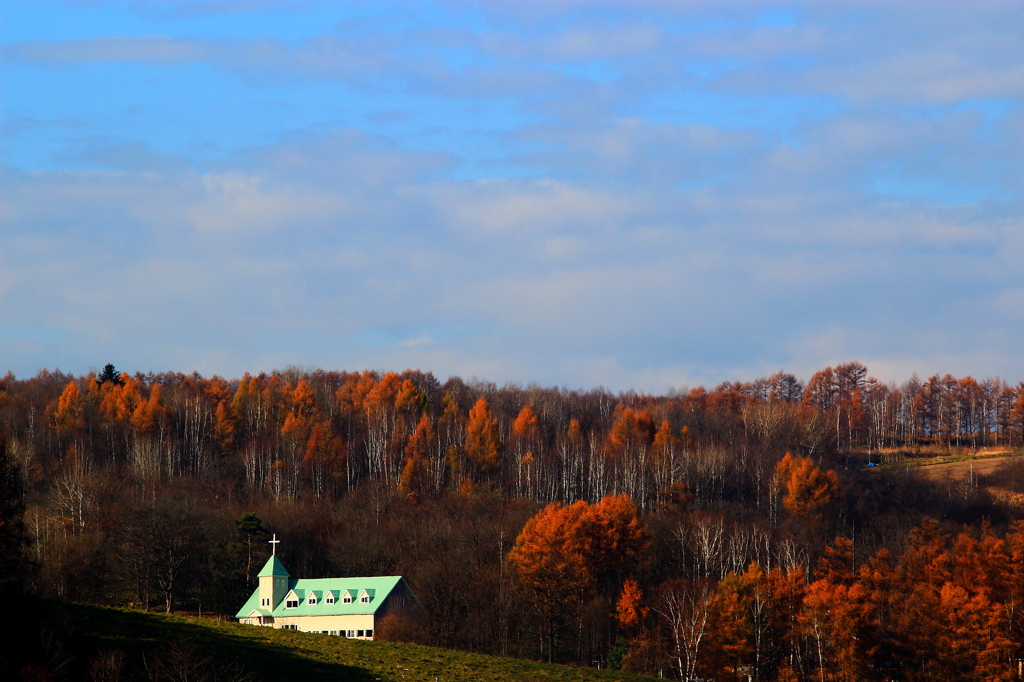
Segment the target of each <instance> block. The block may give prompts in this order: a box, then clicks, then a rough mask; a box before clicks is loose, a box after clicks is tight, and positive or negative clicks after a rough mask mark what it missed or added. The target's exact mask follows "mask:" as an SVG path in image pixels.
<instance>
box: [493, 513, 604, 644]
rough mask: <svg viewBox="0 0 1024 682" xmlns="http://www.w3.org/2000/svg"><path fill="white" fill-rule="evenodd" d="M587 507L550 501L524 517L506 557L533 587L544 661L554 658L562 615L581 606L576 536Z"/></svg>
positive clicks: (582, 569)
mask: <svg viewBox="0 0 1024 682" xmlns="http://www.w3.org/2000/svg"><path fill="white" fill-rule="evenodd" d="M587 507H588V505H587V503H586V502H583V501H579V502H576V503H575V504H571V505H569V506H563V505H562V504H560V503H558V502H552V503H551V504H549V505H547V506H546V507H544V508H543V509H542V510H540V511H539V512H537V514H536V515H535V516H533V517H531V518H530V520H529V521H527V522H526V525H525V526H523V530H522V532H520V534H519V536H518V537H517V538H516V542H515V545H514V546H513V548H512V551H511V552H510V553H509V561H510V563H511V564H512V566H513V567H514V568H515V570H516V573H517V575H518V576H519V580H520V581H521V582H522V584H523V585H524V586H525V587H526V588H527V589H528V590H529V591H530V592H531V593H532V595H533V597H534V599H533V600H532V602H533V604H534V605H535V606H536V608H537V610H538V612H539V614H540V616H541V617H542V618H543V620H544V624H545V628H544V633H543V634H544V639H545V643H546V645H547V651H546V652H545V653H546V654H547V659H548V662H553V661H554V660H555V647H556V644H557V640H558V636H559V634H560V632H561V630H562V628H564V627H565V625H566V617H567V616H568V615H569V614H571V613H573V612H574V611H575V610H576V609H577V608H579V605H580V604H581V603H582V600H583V591H584V590H585V589H586V587H587V586H588V585H589V583H590V574H589V572H588V570H587V569H588V566H587V559H586V557H584V556H583V554H582V552H581V551H580V550H581V548H582V547H581V544H582V543H581V542H580V539H579V537H578V531H579V524H580V519H581V518H582V516H583V515H584V513H585V512H586V510H587Z"/></svg>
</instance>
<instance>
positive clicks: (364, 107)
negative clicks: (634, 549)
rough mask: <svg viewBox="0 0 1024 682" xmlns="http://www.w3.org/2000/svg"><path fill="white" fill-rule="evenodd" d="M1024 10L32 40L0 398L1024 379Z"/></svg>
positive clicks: (348, 11)
mask: <svg viewBox="0 0 1024 682" xmlns="http://www.w3.org/2000/svg"><path fill="white" fill-rule="evenodd" d="M1022 32H1024V12H1022V11H1021V5H1020V4H1019V3H996V2H989V3H972V4H968V3H948V4H943V3H917V2H905V3H900V4H895V3H878V2H862V3H858V2H824V3H822V2H815V3H785V4H777V3H771V2H755V3H746V4H745V3H711V2H667V1H663V2H586V1H584V0H575V1H572V2H548V3H540V2H526V3H521V2H520V3H513V2H468V1H460V2H454V1H453V2H441V3H427V2H395V3H385V2H373V3H369V2H316V1H314V0H308V1H304V2H303V1H293V2H275V1H272V0H263V1H261V0H210V1H207V2H199V1H193V2H175V1H172V0H166V1H162V2H148V1H145V0H132V1H124V2H105V1H103V0H90V1H84V0H81V1H77V2H48V1H47V0H39V1H33V2H18V1H17V0H13V1H11V2H6V3H3V4H2V5H0V116H2V119H0V370H7V369H10V370H12V371H13V372H15V374H16V375H18V376H26V375H31V374H34V373H35V372H36V371H37V370H38V369H39V368H41V367H48V368H51V369H53V368H55V367H59V368H61V369H63V370H65V371H71V372H75V373H82V372H85V371H88V370H89V369H90V368H95V367H102V365H103V364H105V363H106V362H113V363H115V364H116V365H117V366H118V367H120V368H123V369H127V370H130V371H150V370H154V371H162V370H178V371H184V372H191V371H194V370H195V371H199V372H201V373H203V374H205V375H210V374H221V375H226V376H239V375H241V374H242V373H243V372H246V371H249V372H258V371H261V370H270V369H273V368H283V367H285V366H288V365H298V366H303V367H312V366H318V367H324V368H328V369H349V370H354V369H363V368H370V369H381V370H402V369H405V368H420V369H423V370H429V371H433V372H434V373H435V374H437V375H438V376H440V377H441V378H442V379H443V378H445V377H447V376H448V375H453V374H454V375H460V376H462V377H464V378H469V377H473V376H477V377H480V378H483V379H488V380H492V381H496V382H498V383H503V382H506V381H512V382H518V383H529V382H537V383H540V384H542V385H554V384H557V385H565V386H570V387H590V386H597V385H603V386H607V387H611V388H615V389H627V388H636V389H639V390H650V391H663V390H666V389H668V388H672V387H675V388H678V387H683V386H692V385H696V384H701V383H703V384H709V383H717V382H718V381H721V380H732V379H751V378H754V377H756V376H760V375H763V374H767V373H771V372H775V371H778V370H779V369H786V370H788V371H792V372H795V373H797V374H800V375H803V376H808V375H809V374H810V373H811V372H813V371H815V370H817V369H820V368H822V367H824V366H825V365H829V364H835V363H837V362H843V361H847V360H852V359H857V360H860V361H862V362H864V363H865V364H867V365H868V366H869V368H870V369H871V370H872V372H873V373H874V374H875V375H877V376H879V377H880V378H883V379H886V380H901V379H904V378H906V377H908V376H909V375H910V374H911V373H913V372H919V373H920V374H922V375H929V374H932V373H935V372H943V373H945V372H951V373H953V374H957V375H963V374H972V375H975V376H978V377H985V376H992V375H999V376H1002V377H1003V378H1006V379H1009V380H1014V381H1016V380H1019V379H1021V378H1024V356H1022V354H1021V352H1020V347H1021V344H1020V339H1021V337H1022V332H1024V274H1022V273H1024V269H1022V267H1021V265H1020V264H1021V263H1022V262H1024V221H1022V213H1024V212H1022V204H1021V199H1022V197H1021V188H1022V181H1024V164H1022V162H1021V159H1022V158H1024V154H1022V152H1024V145H1022V133H1024V116H1022V96H1024V51H1022V50H1021V49H1020V36H1021V35H1022Z"/></svg>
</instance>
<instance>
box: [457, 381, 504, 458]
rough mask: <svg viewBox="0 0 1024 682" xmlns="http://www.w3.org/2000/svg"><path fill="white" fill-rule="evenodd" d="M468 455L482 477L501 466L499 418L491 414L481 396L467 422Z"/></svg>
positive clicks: (466, 447) (470, 412)
mask: <svg viewBox="0 0 1024 682" xmlns="http://www.w3.org/2000/svg"><path fill="white" fill-rule="evenodd" d="M464 447H465V451H466V456H467V457H468V458H469V460H470V461H471V462H472V463H473V464H474V465H475V467H476V470H477V471H478V472H479V474H480V476H482V477H489V476H492V475H493V474H494V473H495V472H497V471H498V470H499V469H500V468H501V439H500V436H499V435H498V420H497V419H496V418H495V417H494V415H492V414H491V407H490V405H488V404H487V401H486V400H485V399H483V398H480V399H479V400H477V401H476V404H475V405H473V409H471V410H470V411H469V421H468V422H467V424H466V442H465V446H464Z"/></svg>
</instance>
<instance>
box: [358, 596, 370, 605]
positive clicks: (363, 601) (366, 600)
mask: <svg viewBox="0 0 1024 682" xmlns="http://www.w3.org/2000/svg"><path fill="white" fill-rule="evenodd" d="M359 603H360V604H369V603H370V595H368V594H364V595H363V596H362V597H360V598H359Z"/></svg>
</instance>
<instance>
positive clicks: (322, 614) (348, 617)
mask: <svg viewBox="0 0 1024 682" xmlns="http://www.w3.org/2000/svg"><path fill="white" fill-rule="evenodd" d="M419 609H420V605H419V601H418V600H417V599H416V596H415V595H414V594H413V593H412V590H410V589H409V585H408V584H407V583H406V582H405V580H404V579H403V578H402V576H397V575H392V576H374V577H366V578H318V579H293V578H292V577H291V576H290V575H289V574H288V571H287V570H285V567H284V565H283V564H281V562H280V560H279V559H278V558H277V557H276V556H272V557H270V559H269V560H268V561H267V563H266V565H265V566H264V567H263V569H262V570H261V571H260V572H259V587H257V588H256V591H254V592H253V593H252V596H251V597H249V599H248V600H247V601H246V602H245V604H244V605H243V606H242V608H241V609H239V611H238V613H237V614H235V618H237V619H238V620H239V622H241V623H245V624H247V625H262V626H264V627H274V628H280V629H285V630H300V631H302V632H317V633H321V634H325V635H336V636H340V637H351V638H356V639H373V637H374V633H375V632H376V630H377V625H378V624H379V623H380V622H381V620H382V619H383V618H385V617H386V616H388V615H389V614H392V613H394V614H397V615H406V614H410V613H415V612H417V611H418V610H419Z"/></svg>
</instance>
